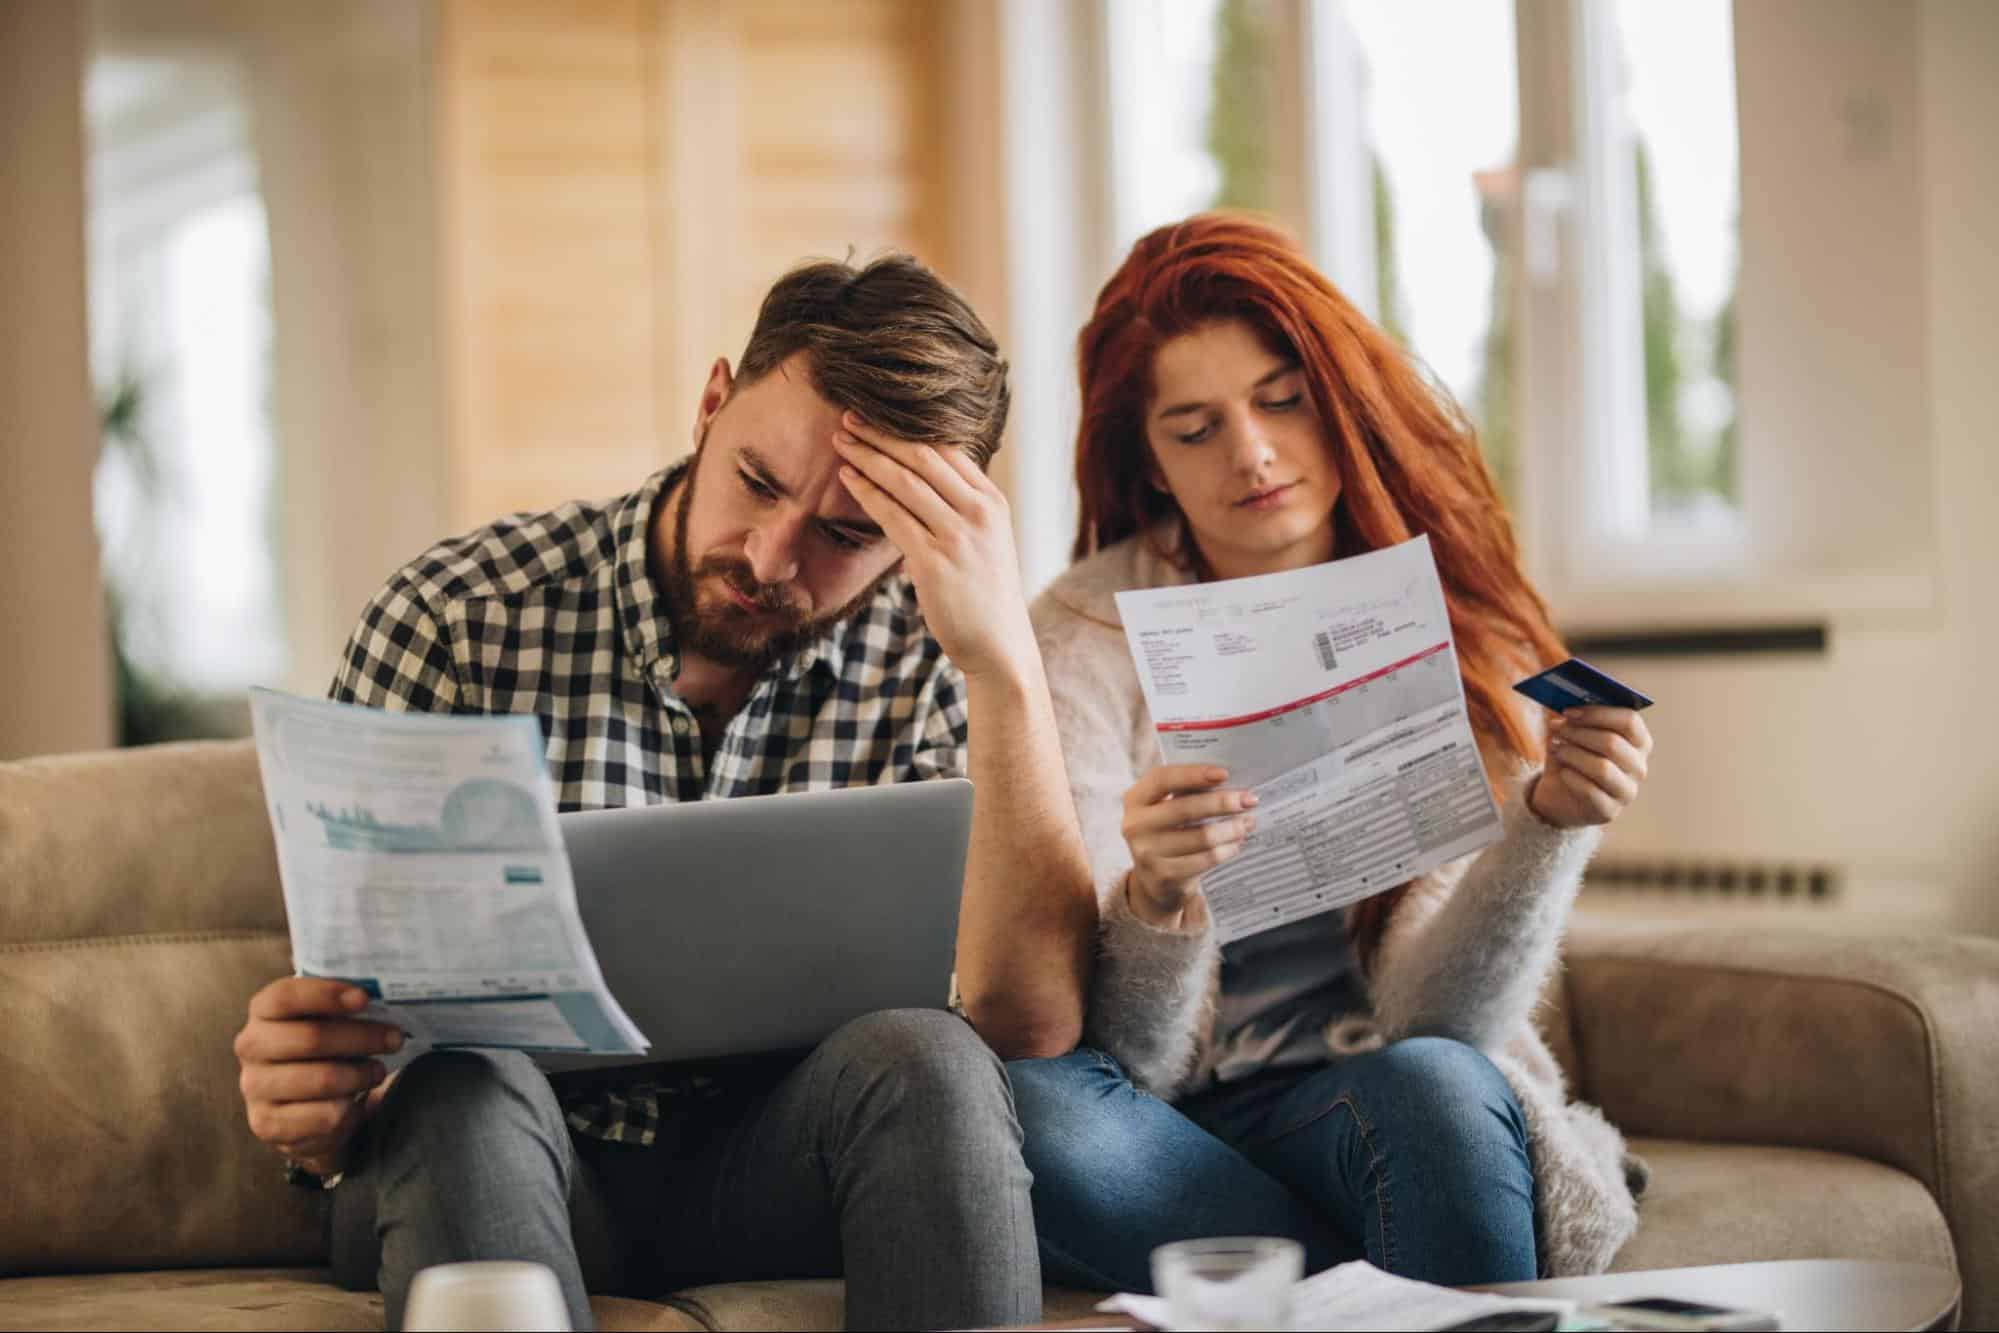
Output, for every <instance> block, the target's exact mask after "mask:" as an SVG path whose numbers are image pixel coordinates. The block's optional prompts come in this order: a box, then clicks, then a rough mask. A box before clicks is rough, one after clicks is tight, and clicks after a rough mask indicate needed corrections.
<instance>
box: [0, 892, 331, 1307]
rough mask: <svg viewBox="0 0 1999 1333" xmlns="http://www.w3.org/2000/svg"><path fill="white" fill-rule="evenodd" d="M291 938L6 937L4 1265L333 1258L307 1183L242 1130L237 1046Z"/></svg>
mask: <svg viewBox="0 0 1999 1333" xmlns="http://www.w3.org/2000/svg"><path fill="white" fill-rule="evenodd" d="M286 952H287V951H286V943H285V937H284V936H283V935H280V934H271V933H265V932H258V931H212V932H207V933H187V934H180V935H164V934H162V935H150V936H141V937H134V938H126V939H82V940H72V941H69V942H67V943H61V944H56V943H50V944H27V945H21V944H14V945H0V1013H5V1014H6V1015H7V1021H6V1023H5V1024H4V1025H0V1026H4V1031H0V1084H4V1085H5V1086H6V1087H7V1088H8V1089H9V1097H8V1108H7V1120H8V1124H7V1130H6V1132H5V1133H4V1134H0V1180H4V1181H6V1182H7V1190H8V1195H9V1197H8V1200H7V1205H6V1207H4V1208H0V1273H5V1272H29V1273H59V1272H74V1271H90V1270H99V1269H125V1268H161V1267H171V1266H176V1265H185V1266H189V1267H212V1266H220V1265H243V1264H320V1263H324V1262H325V1253H326V1251H325V1241H324V1234H323V1233H324V1221H323V1212H322V1210H323V1208H324V1206H325V1204H324V1200H322V1199H321V1198H320V1197H319V1196H318V1194H317V1193H316V1192H309V1191H306V1190H301V1189H295V1188H293V1187H292V1186H289V1185H287V1184H285V1182H284V1178H283V1174H282V1167H281V1165H280V1163H279V1161H278V1158H277V1156H276V1154H274V1153H273V1152H271V1150H270V1149H269V1148H266V1147H265V1146H264V1145H263V1144H261V1143H258V1142H257V1141H256V1139H254V1138H253V1137H252V1136H251V1134H250V1128H249V1125H248V1123H247V1121H246V1120H245V1118H244V1114H243V1103H242V1099H241V1097H240V1095H239V1093H238V1091H237V1073H238V1071H237V1066H236V1057H235V1055H234V1054H233V1052H232V1050H231V1042H232V1041H233V1039H234V1038H235V1035H236V1029H237V1028H238V1027H239V1026H240V1025H241V1024H242V1022H243V1014H244V1007H245V1005H246V1003H247V1002H248V1000H249V997H250V994H251V992H253V991H255V990H256V989H257V988H258V987H259V986H261V985H263V984H264V983H265V982H266V981H269V980H270V979H271V978H273V977H277V976H282V975H284V973H285V972H286V971H288V970H289V969H288V966H287V962H286Z"/></svg>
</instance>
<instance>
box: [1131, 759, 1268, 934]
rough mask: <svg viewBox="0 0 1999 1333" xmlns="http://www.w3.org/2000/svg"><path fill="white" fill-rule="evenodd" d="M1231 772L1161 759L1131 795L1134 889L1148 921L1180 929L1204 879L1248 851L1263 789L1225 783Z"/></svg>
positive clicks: (1133, 898) (1139, 908) (1134, 899)
mask: <svg viewBox="0 0 1999 1333" xmlns="http://www.w3.org/2000/svg"><path fill="white" fill-rule="evenodd" d="M1228 777H1229V775H1228V771H1227V770H1226V769H1221V768H1217V767H1215V766H1213V765H1211V764H1161V765H1160V766H1159V767H1158V768H1155V769H1153V770H1151V771H1150V772H1148V773H1146V774H1145V775H1144V776H1143V777H1141V778H1139V780H1138V781H1137V782H1134V783H1133V784H1132V785H1131V790H1129V791H1127V792H1126V793H1125V794H1124V840H1125V845H1126V846H1128V847H1130V848H1131V879H1130V882H1129V883H1128V885H1127V886H1126V893H1127V894H1128V895H1129V898H1130V902H1131V906H1132V910H1133V911H1134V912H1136V913H1137V914H1138V916H1139V918H1140V919H1141V920H1144V921H1146V922H1148V923H1150V924H1152V925H1155V926H1165V927H1168V928H1171V927H1176V926H1178V925H1179V924H1180V921H1181V916H1182V914H1183V913H1184V912H1185V911H1186V908H1187V900H1188V898H1190V897H1191V896H1193V895H1194V894H1195V893H1197V892H1199V891H1200V887H1201V876H1202V875H1203V874H1204V873H1205V872H1207V871H1209V870H1212V869H1214V868H1215V867H1216V866H1218V865H1220V864H1221V863H1222V862H1224V861H1226V860H1228V859H1229V858H1230V857H1232V856H1234V855H1235V854H1236V853H1237V852H1240V851H1241V850H1242V845H1243V840H1244V839H1246V838H1247V837H1249V833H1250V830H1251V829H1253V828H1255V827H1256V816H1255V815H1252V814H1249V813H1247V812H1248V811H1249V809H1250V808H1251V807H1252V806H1254V805H1255V804H1256V794H1255V793H1254V792H1249V791H1242V790H1238V789H1233V788H1224V787H1223V786H1222V784H1223V783H1224V782H1227V781H1228ZM1203 821H1207V822H1203Z"/></svg>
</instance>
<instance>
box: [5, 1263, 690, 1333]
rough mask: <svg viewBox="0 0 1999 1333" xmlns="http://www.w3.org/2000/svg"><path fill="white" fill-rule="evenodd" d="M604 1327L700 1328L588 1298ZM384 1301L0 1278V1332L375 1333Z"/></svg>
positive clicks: (219, 1278) (305, 1284)
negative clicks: (246, 1332)
mask: <svg viewBox="0 0 1999 1333" xmlns="http://www.w3.org/2000/svg"><path fill="white" fill-rule="evenodd" d="M590 1308H591V1310H592V1311H593V1312H594V1313H595V1314H596V1316H597V1326H598V1327H599V1328H602V1329H607V1330H619V1329H630V1330H634V1333H637V1331H638V1330H654V1329H661V1330H665V1329H673V1330H682V1329H700V1328H703V1327H705V1326H704V1325H702V1324H699V1323H696V1322H695V1321H694V1320H693V1319H691V1318H689V1317H688V1316H687V1315H686V1314H685V1313H683V1312H682V1311H680V1310H677V1309H675V1308H673V1307H672V1306H670V1305H659V1304H656V1303H654V1302H652V1301H628V1300H621V1299H619V1298H617V1297H615V1296H593V1297H592V1298H591V1300H590ZM381 1327H382V1298H381V1297H380V1296H376V1295H372V1294H363V1293H360V1292H352V1291H342V1290H341V1289H340V1288H338V1287H336V1286H334V1285H333V1283H332V1282H331V1281H329V1280H328V1278H327V1274H326V1273H325V1271H324V1270H317V1269H283V1268H222V1269H215V1268H210V1269H184V1270H181V1271H178V1272H169V1273H106V1274H102V1275H97V1276H91V1277H30V1278H16V1279H14V1280H12V1281H0V1329H7V1330H11V1329H31V1328H35V1329H50V1330H55V1331H57V1333H61V1331H62V1330H70V1329H99V1328H130V1329H203V1330H207V1329H218V1330H220V1329H267V1328H268V1329H330V1330H341V1329H352V1330H355V1331H356V1333H360V1331H361V1330H367V1333H379V1331H380V1329H381Z"/></svg>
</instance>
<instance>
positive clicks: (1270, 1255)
mask: <svg viewBox="0 0 1999 1333" xmlns="http://www.w3.org/2000/svg"><path fill="white" fill-rule="evenodd" d="M1304 1274H1305V1247H1304V1246H1302V1245H1300V1244H1299V1243H1298V1242H1297V1241H1295V1240H1284V1239H1282V1238H1280V1237H1276V1236H1218V1237H1215V1238H1213V1239H1211V1240H1182V1241H1175V1242H1174V1243H1173V1244H1171V1245H1161V1246H1160V1247H1159V1248H1158V1249H1156V1250H1154V1251H1153V1252H1152V1289H1153V1291H1155V1292H1156V1293H1158V1294H1159V1295H1160V1296H1161V1297H1163V1298H1164V1299H1165V1301H1166V1319H1167V1325H1166V1326H1167V1327H1168V1328H1171V1329H1201V1330H1207V1329H1214V1330H1234V1329H1259V1328H1262V1329H1280V1328H1287V1327H1289V1326H1290V1322H1291V1288H1292V1287H1294V1286H1295V1285H1297V1282H1298V1279H1299V1278H1301V1277H1303V1276H1304Z"/></svg>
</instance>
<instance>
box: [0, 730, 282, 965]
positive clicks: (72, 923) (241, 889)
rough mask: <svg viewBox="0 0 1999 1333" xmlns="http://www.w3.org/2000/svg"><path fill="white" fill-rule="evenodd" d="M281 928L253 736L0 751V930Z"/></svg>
mask: <svg viewBox="0 0 1999 1333" xmlns="http://www.w3.org/2000/svg"><path fill="white" fill-rule="evenodd" d="M284 928H285V906H284V895H283V893H282V892H281V891H280V890H279V887H278V854H277V848H276V845H275V843H274V842H273V840H272V838H271V821H270V816H269V815H268V814H267V813H265V810H264V788H263V783H262V781H261V780H260V778H259V777H258V774H257V752H256V749H255V748H254V747H253V746H252V745H251V743H250V742H248V741H201V742H194V743H189V744H184V745H148V746H142V747H140V748H138V749H132V750H107V751H103V752H101V753H98V754H82V755H60V756H52V757H49V758H46V759H29V760H24V761H21V762H18V763H10V764H0V943H6V944H22V943H29V942H47V941H52V940H74V939H101V938H106V937H114V936H122V935H150V934H155V933H161V932H166V933H176V934H177V933H181V932H186V931H203V930H275V931H282V930H284ZM244 998H245V999H248V998H249V997H248V996H245V997H244Z"/></svg>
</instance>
